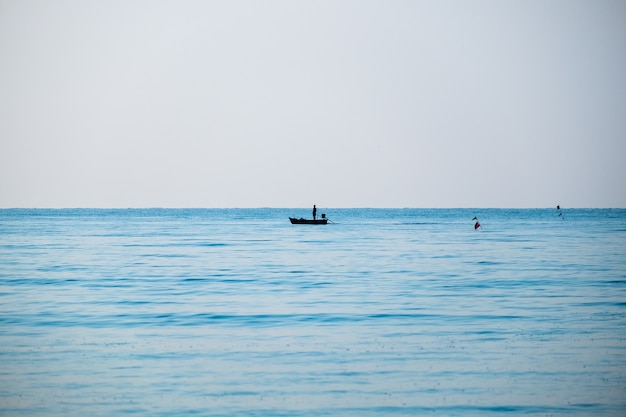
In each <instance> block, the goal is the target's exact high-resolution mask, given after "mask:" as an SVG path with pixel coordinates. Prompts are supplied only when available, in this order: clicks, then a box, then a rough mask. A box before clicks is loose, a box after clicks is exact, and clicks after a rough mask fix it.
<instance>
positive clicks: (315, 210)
mask: <svg viewBox="0 0 626 417" xmlns="http://www.w3.org/2000/svg"><path fill="white" fill-rule="evenodd" d="M315 216H317V207H315V204H313V220H315Z"/></svg>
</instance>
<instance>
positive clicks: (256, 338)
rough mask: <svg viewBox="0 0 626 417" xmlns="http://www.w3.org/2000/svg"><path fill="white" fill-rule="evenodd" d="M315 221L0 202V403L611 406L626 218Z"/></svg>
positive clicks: (412, 412)
mask: <svg viewBox="0 0 626 417" xmlns="http://www.w3.org/2000/svg"><path fill="white" fill-rule="evenodd" d="M321 213H324V214H325V215H326V217H327V218H328V219H329V220H330V221H329V222H328V224H327V225H292V224H290V222H289V216H293V217H298V218H300V217H305V218H306V217H311V209H310V208H292V209H287V208H281V209H277V208H259V209H162V208H157V209H110V210H109V209H2V210H0V415H1V416H29V417H35V416H64V417H67V416H126V415H128V416H307V417H308V416H311V417H313V416H315V417H317V416H359V417H361V416H422V415H425V416H435V415H436V416H616V417H617V416H625V415H626V210H625V209H566V208H564V209H561V210H558V209H556V208H542V209H411V208H406V209H357V208H353V209H345V208H344V209H338V208H337V209H333V208H318V215H319V214H321ZM475 217H476V218H477V219H478V221H479V222H480V224H481V226H482V227H480V228H478V229H476V230H475V229H474V224H475V222H476V220H474V218H475Z"/></svg>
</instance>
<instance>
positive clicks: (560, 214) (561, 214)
mask: <svg viewBox="0 0 626 417" xmlns="http://www.w3.org/2000/svg"><path fill="white" fill-rule="evenodd" d="M556 209H557V210H559V217H563V212H562V211H561V206H560V205H559V204H557V205H556Z"/></svg>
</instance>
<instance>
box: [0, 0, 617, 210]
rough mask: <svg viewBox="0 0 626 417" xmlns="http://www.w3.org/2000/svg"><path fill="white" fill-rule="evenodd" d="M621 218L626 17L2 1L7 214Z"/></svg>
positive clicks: (584, 12) (577, 12) (453, 5)
mask: <svg viewBox="0 0 626 417" xmlns="http://www.w3.org/2000/svg"><path fill="white" fill-rule="evenodd" d="M312 204H317V205H318V206H320V207H553V206H555V205H556V204H560V205H561V206H562V207H626V1H624V0H614V1H605V0H589V1H576V0H562V1H561V0H540V1H532V0H520V1H507V0H493V1H466V0H459V1H446V0H443V1H439V0H438V1H419V0H407V1H398V0H378V1H367V0H354V1H347V0H346V1H342V0H335V1H323V0H322V1H298V0H285V1H274V0H268V1H259V0H253V1H240V0H228V1H227V0H223V1H205V0H198V1H190V0H182V1H181V0H172V1H159V0H156V1H155V0H146V1H138V0H121V1H117V0H113V1H111V0H102V1H89V0H75V1H66V0H0V207H155V206H156V207H308V206H311V205H312Z"/></svg>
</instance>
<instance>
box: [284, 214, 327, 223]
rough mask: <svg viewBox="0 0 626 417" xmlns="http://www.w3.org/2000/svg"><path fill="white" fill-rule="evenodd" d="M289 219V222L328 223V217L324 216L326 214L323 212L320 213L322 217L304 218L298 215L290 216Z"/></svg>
mask: <svg viewBox="0 0 626 417" xmlns="http://www.w3.org/2000/svg"><path fill="white" fill-rule="evenodd" d="M289 221H290V222H291V224H326V223H328V219H327V218H326V216H325V215H324V214H322V218H321V219H315V220H313V219H305V218H302V217H300V218H299V219H296V218H295V217H290V218H289Z"/></svg>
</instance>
